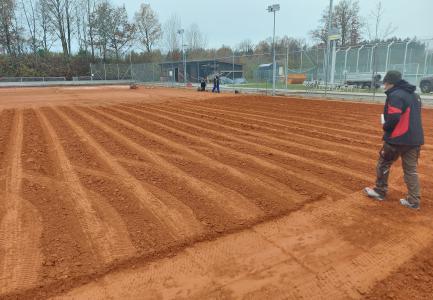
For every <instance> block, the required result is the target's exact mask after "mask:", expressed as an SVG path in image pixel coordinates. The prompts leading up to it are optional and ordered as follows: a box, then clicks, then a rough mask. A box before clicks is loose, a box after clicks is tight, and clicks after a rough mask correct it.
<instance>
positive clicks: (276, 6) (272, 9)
mask: <svg viewBox="0 0 433 300" xmlns="http://www.w3.org/2000/svg"><path fill="white" fill-rule="evenodd" d="M279 10H280V5H279V4H274V5H270V6H268V12H273V13H274V34H273V38H272V52H273V60H272V64H273V66H272V96H275V77H276V76H277V73H276V68H277V66H276V62H275V14H276V12H277V11H279Z"/></svg>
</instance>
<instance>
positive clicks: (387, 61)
mask: <svg viewBox="0 0 433 300" xmlns="http://www.w3.org/2000/svg"><path fill="white" fill-rule="evenodd" d="M393 44H394V42H391V43H390V44H389V45H388V50H387V51H386V62H385V72H387V71H388V65H389V53H390V51H391V46H392V45H393Z"/></svg>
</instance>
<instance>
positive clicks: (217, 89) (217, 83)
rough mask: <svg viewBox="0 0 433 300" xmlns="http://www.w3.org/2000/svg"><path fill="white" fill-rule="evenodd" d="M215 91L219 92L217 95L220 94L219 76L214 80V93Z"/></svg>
mask: <svg viewBox="0 0 433 300" xmlns="http://www.w3.org/2000/svg"><path fill="white" fill-rule="evenodd" d="M215 91H217V93H219V92H220V77H219V76H218V75H216V76H215V77H214V79H213V89H212V93H215Z"/></svg>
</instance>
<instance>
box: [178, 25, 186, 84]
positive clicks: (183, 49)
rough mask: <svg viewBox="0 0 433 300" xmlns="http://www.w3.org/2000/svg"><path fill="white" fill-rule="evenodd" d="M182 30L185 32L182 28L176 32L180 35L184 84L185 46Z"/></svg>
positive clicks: (184, 79) (184, 80)
mask: <svg viewBox="0 0 433 300" xmlns="http://www.w3.org/2000/svg"><path fill="white" fill-rule="evenodd" d="M184 32H185V30H184V29H179V30H178V31H177V33H178V34H180V35H181V36H182V58H183V82H184V83H185V85H186V56H185V48H184V46H185V45H184V44H183V33H184Z"/></svg>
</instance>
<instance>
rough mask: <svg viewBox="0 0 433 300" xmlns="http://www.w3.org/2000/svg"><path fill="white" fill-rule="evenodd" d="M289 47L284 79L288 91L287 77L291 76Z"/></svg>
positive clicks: (287, 48)
mask: <svg viewBox="0 0 433 300" xmlns="http://www.w3.org/2000/svg"><path fill="white" fill-rule="evenodd" d="M288 73H289V46H287V47H286V67H285V70H284V78H285V80H284V81H285V82H286V83H285V85H286V90H287V88H288V86H287V77H288V76H289V74H288Z"/></svg>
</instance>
